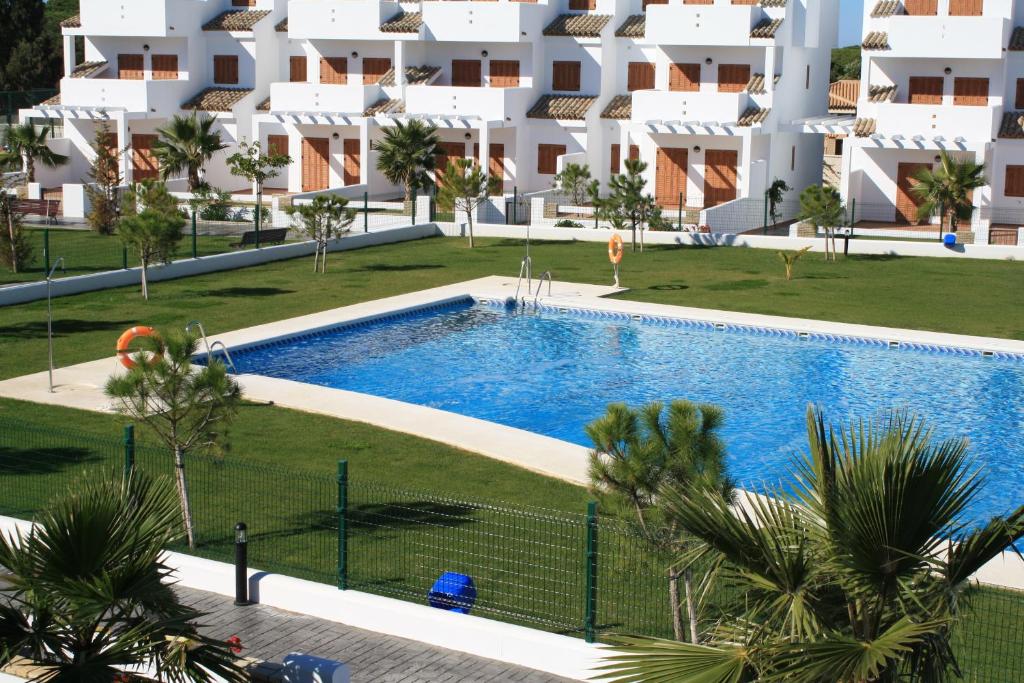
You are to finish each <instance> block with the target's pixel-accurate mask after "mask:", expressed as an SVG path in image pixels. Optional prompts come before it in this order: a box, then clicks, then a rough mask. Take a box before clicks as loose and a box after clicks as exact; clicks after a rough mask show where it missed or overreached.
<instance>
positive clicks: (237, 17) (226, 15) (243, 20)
mask: <svg viewBox="0 0 1024 683" xmlns="http://www.w3.org/2000/svg"><path fill="white" fill-rule="evenodd" d="M269 15H270V10H265V9H261V10H247V9H240V10H228V11H227V12H221V13H220V14H218V15H217V16H216V17H214V18H213V19H211V20H210V21H208V22H206V23H205V24H203V30H204V31H251V30H252V29H253V28H254V27H255V26H256V24H258V23H259V22H260V21H261V20H262V19H263V18H264V17H267V16H269Z"/></svg>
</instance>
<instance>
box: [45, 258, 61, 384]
mask: <svg viewBox="0 0 1024 683" xmlns="http://www.w3.org/2000/svg"><path fill="white" fill-rule="evenodd" d="M57 268H60V270H61V272H64V257H63V256H60V257H58V258H57V260H56V261H54V262H53V268H50V272H49V273H47V274H46V351H47V356H48V365H47V376H48V377H49V381H50V393H51V394H52V393H53V306H52V304H51V303H50V300H51V296H50V289H51V287H50V284H51V283H52V282H53V273H54V271H56V270H57Z"/></svg>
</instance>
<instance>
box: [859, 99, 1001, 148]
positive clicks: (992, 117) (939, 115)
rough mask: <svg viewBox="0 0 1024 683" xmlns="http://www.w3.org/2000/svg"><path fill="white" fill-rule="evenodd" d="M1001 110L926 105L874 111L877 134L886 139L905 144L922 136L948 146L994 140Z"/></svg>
mask: <svg viewBox="0 0 1024 683" xmlns="http://www.w3.org/2000/svg"><path fill="white" fill-rule="evenodd" d="M1001 110H1002V108H1001V107H993V106H987V107H965V106H950V105H948V104H947V105H939V104H936V105H929V104H901V103H895V102H894V103H884V104H879V105H877V107H876V110H875V111H876V113H877V117H878V122H877V124H876V132H878V133H880V134H882V135H885V136H887V137H890V138H891V137H893V136H894V135H902V136H903V137H904V138H905V139H906V140H907V141H912V140H913V139H914V137H916V136H921V137H922V138H924V139H927V140H933V139H934V138H936V137H940V136H941V137H943V138H945V139H946V141H947V142H954V141H955V140H957V139H958V138H962V139H964V140H985V141H988V140H991V139H992V138H994V137H995V136H996V132H997V126H998V120H999V118H1000V113H1001Z"/></svg>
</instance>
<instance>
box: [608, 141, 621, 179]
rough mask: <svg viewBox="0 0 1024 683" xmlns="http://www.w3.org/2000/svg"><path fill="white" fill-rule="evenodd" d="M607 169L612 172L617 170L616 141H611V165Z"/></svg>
mask: <svg viewBox="0 0 1024 683" xmlns="http://www.w3.org/2000/svg"><path fill="white" fill-rule="evenodd" d="M609 170H610V171H611V172H612V173H618V172H619V144H618V143H612V162H611V165H610V167H609Z"/></svg>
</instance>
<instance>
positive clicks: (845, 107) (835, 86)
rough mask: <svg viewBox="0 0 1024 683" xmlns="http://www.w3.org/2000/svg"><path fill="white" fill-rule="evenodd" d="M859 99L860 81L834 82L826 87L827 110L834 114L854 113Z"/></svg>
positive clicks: (845, 80)
mask: <svg viewBox="0 0 1024 683" xmlns="http://www.w3.org/2000/svg"><path fill="white" fill-rule="evenodd" d="M859 98H860V81H857V80H854V79H852V78H848V79H843V80H841V81H836V82H835V83H832V84H830V85H829V87H828V110H829V111H830V112H835V113H846V112H849V113H851V114H852V113H854V112H856V111H857V100H858V99H859Z"/></svg>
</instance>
